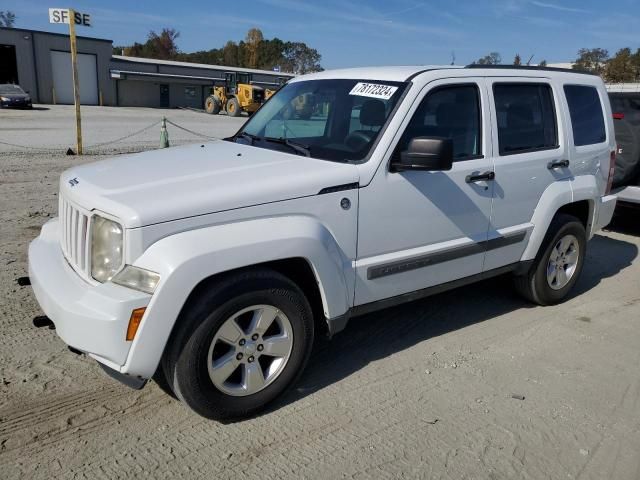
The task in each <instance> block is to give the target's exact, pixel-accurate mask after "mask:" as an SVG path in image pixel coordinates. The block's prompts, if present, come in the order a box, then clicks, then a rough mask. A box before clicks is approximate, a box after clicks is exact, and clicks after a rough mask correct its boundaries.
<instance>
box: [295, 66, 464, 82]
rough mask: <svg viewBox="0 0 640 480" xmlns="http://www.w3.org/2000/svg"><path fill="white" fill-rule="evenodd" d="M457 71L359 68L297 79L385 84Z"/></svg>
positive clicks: (438, 68) (412, 67)
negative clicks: (361, 80) (431, 72)
mask: <svg viewBox="0 0 640 480" xmlns="http://www.w3.org/2000/svg"><path fill="white" fill-rule="evenodd" d="M449 68H453V69H459V68H462V67H460V66H451V65H413V66H408V65H405V66H396V67H393V66H390V67H359V68H343V69H339V70H324V71H322V72H317V73H310V74H307V75H304V77H297V79H298V78H299V79H304V80H323V79H331V78H345V79H363V80H367V79H369V80H386V81H387V82H406V81H407V79H409V78H410V77H412V76H414V75H416V74H418V73H421V72H424V71H427V70H443V69H449Z"/></svg>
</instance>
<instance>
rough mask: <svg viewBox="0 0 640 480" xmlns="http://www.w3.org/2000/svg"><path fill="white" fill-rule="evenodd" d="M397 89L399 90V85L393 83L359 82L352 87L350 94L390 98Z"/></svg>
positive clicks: (382, 98) (383, 98)
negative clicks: (395, 85)
mask: <svg viewBox="0 0 640 480" xmlns="http://www.w3.org/2000/svg"><path fill="white" fill-rule="evenodd" d="M396 90H398V87H394V86H392V85H381V84H379V83H363V82H358V83H356V86H355V87H353V88H352V89H351V91H350V92H349V95H359V96H361V97H371V98H379V99H381V100H389V99H390V98H391V97H392V96H393V94H394V93H395V92H396Z"/></svg>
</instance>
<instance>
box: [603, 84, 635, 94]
mask: <svg viewBox="0 0 640 480" xmlns="http://www.w3.org/2000/svg"><path fill="white" fill-rule="evenodd" d="M606 87H607V92H609V93H640V83H607V85H606Z"/></svg>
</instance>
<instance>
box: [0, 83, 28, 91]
mask: <svg viewBox="0 0 640 480" xmlns="http://www.w3.org/2000/svg"><path fill="white" fill-rule="evenodd" d="M0 93H24V91H23V90H22V89H21V88H20V87H19V86H18V85H11V84H10V83H7V84H4V85H0Z"/></svg>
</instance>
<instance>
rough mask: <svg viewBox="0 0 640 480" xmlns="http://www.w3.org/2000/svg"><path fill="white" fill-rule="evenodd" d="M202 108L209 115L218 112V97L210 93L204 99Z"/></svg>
mask: <svg viewBox="0 0 640 480" xmlns="http://www.w3.org/2000/svg"><path fill="white" fill-rule="evenodd" d="M204 110H205V111H206V112H207V113H208V114H210V115H217V114H218V113H220V99H219V98H218V97H216V96H214V95H210V96H208V97H207V99H206V100H205V101H204Z"/></svg>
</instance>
